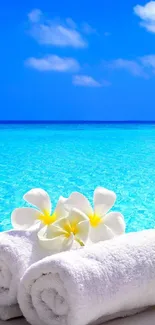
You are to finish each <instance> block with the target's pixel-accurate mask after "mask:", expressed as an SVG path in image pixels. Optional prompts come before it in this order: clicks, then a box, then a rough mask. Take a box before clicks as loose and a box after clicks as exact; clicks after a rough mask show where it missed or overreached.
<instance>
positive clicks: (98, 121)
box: [0, 120, 155, 124]
mask: <svg viewBox="0 0 155 325" xmlns="http://www.w3.org/2000/svg"><path fill="white" fill-rule="evenodd" d="M0 124H155V120H153V121H151V120H148V121H141V120H118V121H110V120H109V121H104V120H103V121H100V120H92V121H91V120H77V121H75V120H61V121H59V120H40V121H39V120H0Z"/></svg>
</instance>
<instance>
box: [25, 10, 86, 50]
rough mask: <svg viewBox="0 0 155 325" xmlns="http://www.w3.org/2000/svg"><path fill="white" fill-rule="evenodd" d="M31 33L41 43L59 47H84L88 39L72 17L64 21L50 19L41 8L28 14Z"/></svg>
mask: <svg viewBox="0 0 155 325" xmlns="http://www.w3.org/2000/svg"><path fill="white" fill-rule="evenodd" d="M28 18H29V22H30V32H31V35H32V36H33V37H34V38H35V39H36V40H37V41H38V42H39V43H40V44H47V45H54V46H59V47H65V46H70V47H75V48H83V47H86V46H87V42H86V40H85V39H84V38H83V36H82V34H81V33H80V31H78V30H77V29H76V24H75V23H74V21H73V20H72V19H71V18H67V20H66V21H65V22H64V23H62V22H60V21H59V22H58V21H55V20H48V19H46V18H45V17H44V15H43V13H42V12H41V11H40V10H39V9H35V10H33V11H31V13H29V15H28Z"/></svg>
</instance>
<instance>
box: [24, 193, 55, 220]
mask: <svg viewBox="0 0 155 325" xmlns="http://www.w3.org/2000/svg"><path fill="white" fill-rule="evenodd" d="M23 198H24V200H25V201H27V202H28V203H30V204H32V205H35V206H36V207H37V208H38V209H40V210H41V211H42V212H43V213H44V212H45V211H46V212H48V213H49V214H50V213H51V200H50V197H49V195H48V193H47V192H45V191H44V190H43V189H41V188H33V189H32V190H30V191H29V192H27V193H26V194H25V195H24V196H23Z"/></svg>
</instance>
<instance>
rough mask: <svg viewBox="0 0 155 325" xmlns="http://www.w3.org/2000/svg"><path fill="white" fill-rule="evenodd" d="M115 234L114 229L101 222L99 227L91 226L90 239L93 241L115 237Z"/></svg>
mask: <svg viewBox="0 0 155 325" xmlns="http://www.w3.org/2000/svg"><path fill="white" fill-rule="evenodd" d="M114 236H115V235H114V233H113V232H112V230H111V229H110V228H109V227H107V226H106V225H105V224H104V222H101V223H100V224H99V225H98V226H97V227H91V228H90V240H91V241H92V242H93V243H97V242H99V241H103V240H107V239H111V238H113V237H114Z"/></svg>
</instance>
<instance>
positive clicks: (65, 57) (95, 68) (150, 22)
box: [0, 0, 155, 121]
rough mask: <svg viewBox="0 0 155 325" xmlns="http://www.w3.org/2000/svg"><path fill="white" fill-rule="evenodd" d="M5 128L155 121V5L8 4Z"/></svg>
mask: <svg viewBox="0 0 155 325" xmlns="http://www.w3.org/2000/svg"><path fill="white" fill-rule="evenodd" d="M0 24H1V26H0V27H1V28H0V38H1V52H0V62H1V73H0V81H1V83H0V107H1V109H0V119H1V120H104V121H106V120H114V121H115V120H155V1H151V2H146V1H141V0H128V1H124V0H117V1H114V0H111V1H105V0H100V1H99V0H96V1H88V0H85V1H84V0H78V1H71V0H65V1H62V0H57V1H51V0H44V1H43V0H37V1H33V0H31V1H30V0H27V1H21V2H19V1H17V0H14V1H12V0H10V1H9V0H6V1H3V2H2V3H1V10H0Z"/></svg>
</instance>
